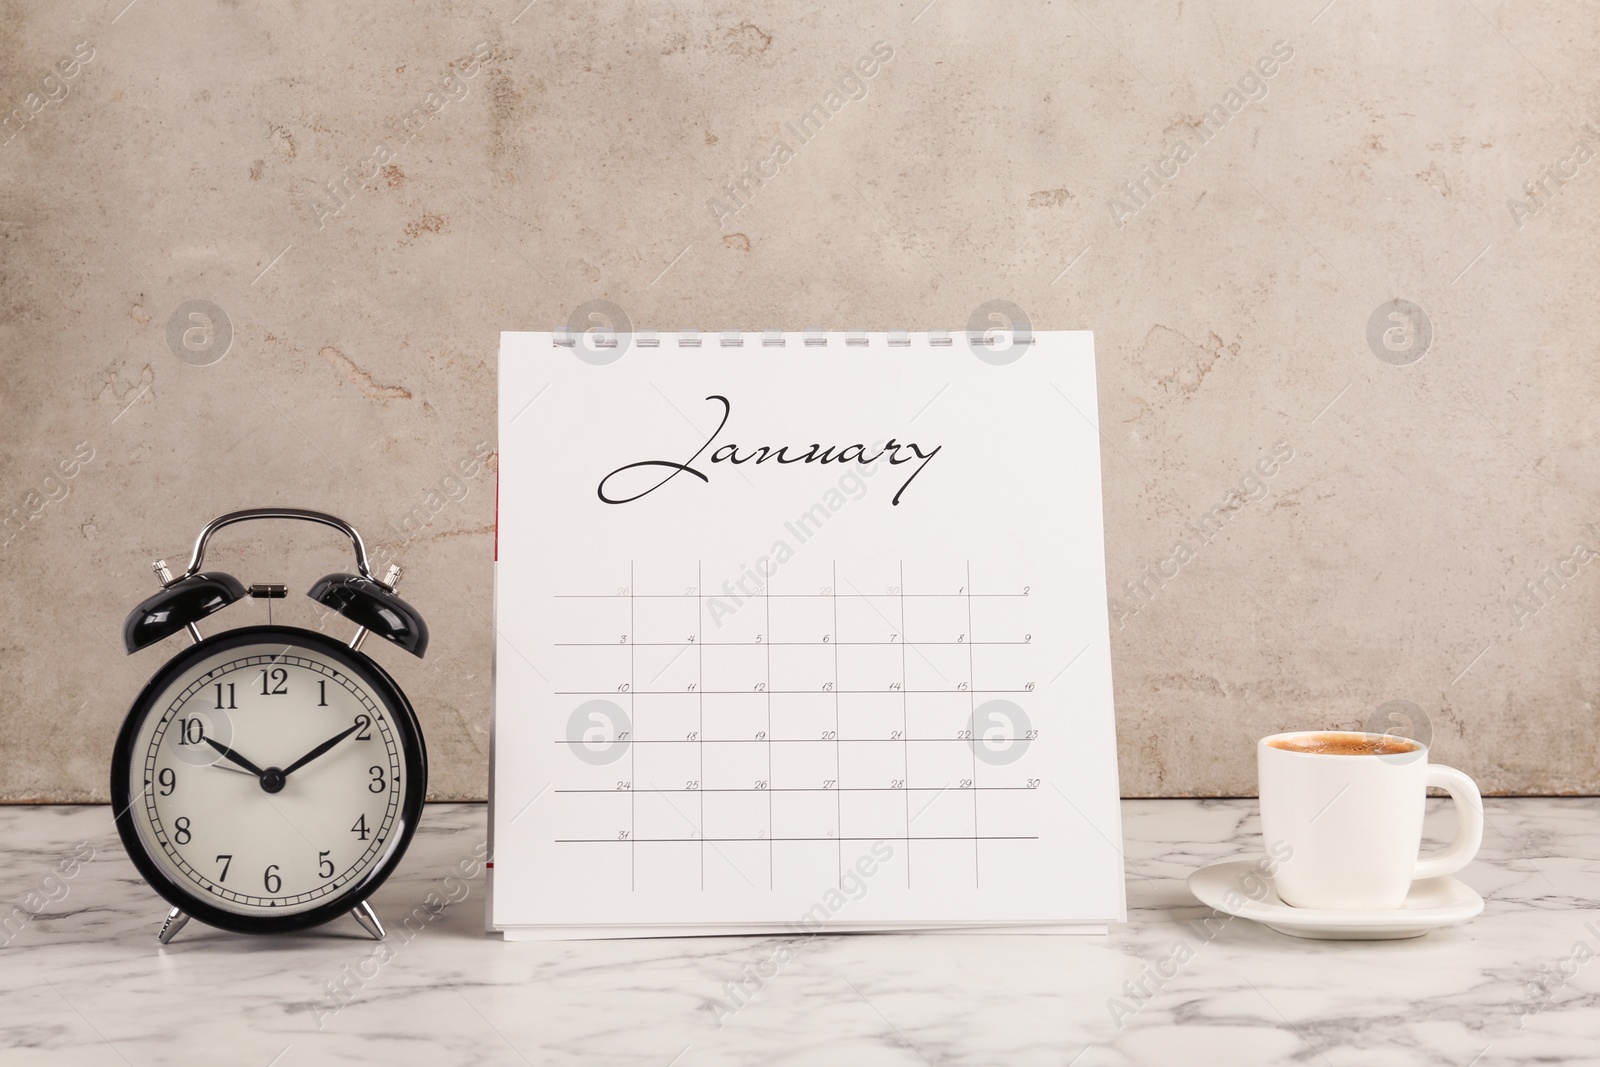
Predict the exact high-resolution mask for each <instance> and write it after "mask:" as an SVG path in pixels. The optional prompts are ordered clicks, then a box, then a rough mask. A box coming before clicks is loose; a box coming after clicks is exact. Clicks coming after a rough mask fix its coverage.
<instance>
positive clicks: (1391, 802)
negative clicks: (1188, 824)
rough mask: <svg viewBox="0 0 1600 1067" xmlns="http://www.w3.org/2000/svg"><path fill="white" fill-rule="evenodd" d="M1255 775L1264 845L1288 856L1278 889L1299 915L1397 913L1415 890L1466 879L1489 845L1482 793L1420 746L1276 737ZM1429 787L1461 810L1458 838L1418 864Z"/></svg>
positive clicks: (1390, 740)
mask: <svg viewBox="0 0 1600 1067" xmlns="http://www.w3.org/2000/svg"><path fill="white" fill-rule="evenodd" d="M1256 765H1257V769H1258V771H1259V774H1260V794H1261V832H1262V835H1263V836H1264V837H1265V838H1266V840H1267V841H1268V843H1269V844H1273V845H1278V844H1279V843H1280V842H1281V843H1282V845H1286V846H1287V850H1286V851H1288V852H1289V857H1288V858H1287V859H1286V860H1284V862H1283V863H1282V864H1281V865H1280V867H1279V869H1278V871H1277V872H1276V873H1275V874H1274V876H1273V885H1274V888H1276V889H1277V891H1278V896H1279V897H1281V898H1282V899H1283V902H1284V903H1285V904H1288V905H1289V906H1291V907H1295V908H1326V909H1337V910H1351V911H1376V910H1384V909H1390V908H1398V907H1400V906H1401V904H1402V903H1404V901H1405V899H1406V894H1407V893H1409V892H1410V890H1411V883H1412V882H1413V881H1416V880H1418V879H1423V878H1439V877H1442V876H1444V875H1447V874H1453V873H1454V872H1456V871H1459V870H1460V869H1461V868H1463V867H1465V866H1466V865H1467V864H1468V863H1470V862H1472V858H1473V856H1475V855H1477V853H1478V846H1479V845H1480V844H1482V842H1483V799H1482V797H1481V796H1480V795H1479V793H1478V787H1477V786H1476V785H1475V784H1474V783H1473V781H1472V779H1471V778H1469V777H1467V776H1466V775H1465V774H1463V773H1462V772H1460V771H1458V770H1456V769H1455V768H1453V767H1445V766H1441V765H1439V764H1436V763H1429V762H1428V747H1427V746H1426V745H1425V744H1423V743H1422V742H1420V741H1414V740H1412V739H1410V738H1406V737H1395V736H1391V735H1389V734H1374V733H1362V732H1354V731H1343V730H1301V731H1296V732H1293V733H1282V734H1273V735H1272V736H1270V737H1264V738H1262V739H1261V740H1260V741H1258V742H1257V743H1256ZM1429 786H1438V787H1440V788H1442V789H1445V790H1447V791H1448V792H1449V793H1450V796H1451V798H1452V799H1453V800H1454V801H1455V809H1456V834H1455V840H1454V841H1452V842H1451V843H1450V844H1449V846H1447V847H1446V848H1445V849H1444V850H1443V851H1441V852H1436V853H1432V854H1430V855H1427V856H1421V857H1419V855H1418V852H1419V850H1420V848H1421V843H1422V818H1423V814H1424V812H1425V810H1426V799H1427V790H1428V787H1429ZM1280 847H1281V846H1280Z"/></svg>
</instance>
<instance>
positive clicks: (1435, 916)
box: [1189, 859, 1483, 941]
mask: <svg viewBox="0 0 1600 1067" xmlns="http://www.w3.org/2000/svg"><path fill="white" fill-rule="evenodd" d="M1250 872H1254V873H1255V875H1256V878H1257V879H1259V880H1260V881H1261V882H1262V883H1264V884H1265V885H1266V887H1267V895H1266V896H1265V897H1263V898H1262V899H1260V900H1251V899H1250V898H1248V897H1246V898H1245V902H1244V905H1243V906H1242V907H1238V908H1233V907H1229V906H1228V905H1227V903H1226V902H1225V901H1226V898H1227V897H1228V895H1229V891H1230V890H1238V887H1239V885H1240V881H1241V879H1243V878H1244V877H1245V875H1246V874H1247V873H1250ZM1189 891H1190V892H1191V893H1193V894H1194V895H1195V896H1197V897H1199V898H1200V902H1201V903H1202V904H1206V905H1208V906H1210V907H1213V908H1215V909H1216V910H1218V911H1220V912H1225V913H1227V914H1229V915H1237V916H1238V917H1240V918H1241V919H1252V920H1254V921H1255V922H1258V923H1261V924H1263V925H1265V926H1270V927H1272V929H1274V930H1276V931H1278V932H1279V933H1281V934H1288V935H1290V936H1291V937H1310V938H1318V939H1321V940H1325V941H1393V940H1399V939H1400V938H1403V937H1421V936H1422V935H1423V934H1425V933H1427V932H1428V931H1429V930H1437V929H1439V928H1440V927H1442V926H1454V925H1456V924H1457V923H1464V922H1466V921H1467V920H1468V919H1471V918H1472V917H1473V916H1475V915H1477V914H1478V913H1479V912H1481V911H1482V910H1483V898H1482V897H1480V896H1479V895H1478V894H1477V893H1476V892H1475V891H1474V890H1473V889H1472V887H1471V886H1469V885H1467V884H1466V883H1465V882H1460V881H1457V880H1456V879H1454V878H1449V877H1445V878H1426V879H1422V880H1420V881H1416V882H1412V883H1411V892H1410V893H1409V894H1407V896H1406V899H1405V903H1403V904H1401V905H1400V907H1398V908H1390V909H1386V910H1383V911H1343V910H1334V909H1331V908H1329V909H1323V908H1291V907H1290V906H1289V905H1287V904H1285V903H1284V902H1283V900H1282V899H1281V898H1280V897H1279V896H1278V892H1277V890H1276V889H1275V888H1274V887H1273V885H1272V879H1271V878H1269V877H1267V876H1266V875H1264V874H1262V873H1261V870H1260V867H1259V866H1258V861H1257V860H1256V859H1242V860H1229V861H1228V862H1226V863H1213V864H1211V865H1210V866H1209V867H1202V868H1200V869H1199V870H1198V871H1195V872H1194V873H1193V874H1191V875H1190V876H1189ZM1240 895H1241V896H1242V895H1243V893H1242V892H1241V893H1240Z"/></svg>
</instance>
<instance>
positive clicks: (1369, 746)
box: [1267, 733, 1422, 756]
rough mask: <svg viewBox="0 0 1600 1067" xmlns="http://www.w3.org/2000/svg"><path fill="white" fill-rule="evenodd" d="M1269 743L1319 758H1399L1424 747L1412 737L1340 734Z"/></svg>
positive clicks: (1289, 738) (1292, 738)
mask: <svg viewBox="0 0 1600 1067" xmlns="http://www.w3.org/2000/svg"><path fill="white" fill-rule="evenodd" d="M1267 744H1268V745H1269V746H1270V747H1272V748H1281V749H1283V750H1284V751H1285V752H1306V753H1310V754H1312V755H1316V756H1395V755H1399V754H1400V753H1402V752H1416V751H1417V750H1418V749H1420V748H1421V747H1422V746H1421V745H1419V744H1417V742H1415V741H1413V740H1411V739H1410V738H1408V737H1391V736H1390V735H1388V734H1380V735H1377V736H1373V735H1370V734H1340V733H1325V734H1301V735H1300V736H1298V737H1280V738H1277V739H1276V740H1272V741H1268V742H1267Z"/></svg>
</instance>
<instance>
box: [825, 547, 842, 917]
mask: <svg viewBox="0 0 1600 1067" xmlns="http://www.w3.org/2000/svg"><path fill="white" fill-rule="evenodd" d="M828 595H829V596H831V597H832V598H833V601H832V604H831V607H832V608H833V630H832V632H831V633H830V634H829V635H828V636H829V637H830V638H837V637H838V636H839V561H838V560H834V562H833V571H832V580H831V581H830V582H829V583H828ZM842 699H844V698H843V696H841V695H840V693H839V642H838V641H837V640H835V641H834V642H833V788H834V789H835V790H837V789H838V788H839V778H840V774H841V772H842V769H843V762H842V761H841V759H840V753H841V752H842V751H843V750H842V749H841V748H840V747H839V725H840V722H839V701H840V700H842ZM833 827H834V829H833V833H834V837H835V841H834V854H835V856H836V857H837V858H838V872H837V880H838V884H839V885H841V886H842V885H843V884H844V794H842V793H839V792H835V793H834V794H833Z"/></svg>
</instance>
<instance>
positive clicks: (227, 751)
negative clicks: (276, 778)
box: [204, 737, 266, 778]
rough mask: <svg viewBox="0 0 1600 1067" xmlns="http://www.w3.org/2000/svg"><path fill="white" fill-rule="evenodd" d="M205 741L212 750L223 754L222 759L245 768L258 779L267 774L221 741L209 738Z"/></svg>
mask: <svg viewBox="0 0 1600 1067" xmlns="http://www.w3.org/2000/svg"><path fill="white" fill-rule="evenodd" d="M204 740H205V743H206V744H208V745H210V746H211V747H212V748H214V749H216V750H217V751H218V752H220V753H222V758H223V759H225V760H227V761H228V762H229V763H234V764H237V765H238V766H240V767H243V768H244V769H245V770H247V771H249V772H250V773H251V774H253V775H255V776H256V777H258V778H259V777H260V776H261V775H262V774H264V773H266V772H264V771H263V770H262V769H261V768H260V767H257V766H256V765H255V764H254V763H251V762H250V761H249V760H247V759H245V758H244V757H243V756H241V755H239V753H237V752H235V751H234V750H233V749H231V748H229V747H228V746H227V745H225V744H223V743H222V742H221V741H216V740H213V739H211V738H209V737H207V738H205V739H204Z"/></svg>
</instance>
